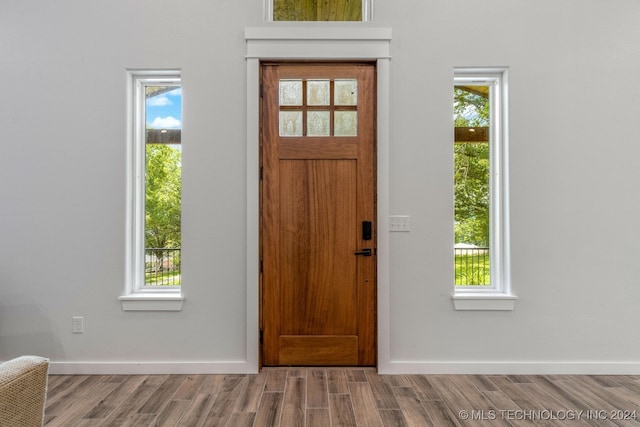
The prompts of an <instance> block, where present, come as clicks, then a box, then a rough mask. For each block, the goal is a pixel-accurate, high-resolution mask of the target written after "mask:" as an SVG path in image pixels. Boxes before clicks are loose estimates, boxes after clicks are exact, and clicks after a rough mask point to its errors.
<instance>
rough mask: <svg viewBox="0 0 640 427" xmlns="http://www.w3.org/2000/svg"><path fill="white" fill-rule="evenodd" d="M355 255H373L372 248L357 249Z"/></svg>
mask: <svg viewBox="0 0 640 427" xmlns="http://www.w3.org/2000/svg"><path fill="white" fill-rule="evenodd" d="M354 254H355V255H362V256H371V249H369V248H367V249H363V250H361V251H357V252H354Z"/></svg>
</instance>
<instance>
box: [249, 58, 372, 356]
mask: <svg viewBox="0 0 640 427" xmlns="http://www.w3.org/2000/svg"><path fill="white" fill-rule="evenodd" d="M261 72H262V77H261V78H262V104H261V105H262V110H261V120H262V123H261V167H262V173H261V176H262V181H261V215H260V220H261V224H260V226H261V261H262V262H261V264H262V274H261V325H260V328H261V336H262V363H263V364H264V365H267V366H273V365H308V366H310V365H324V366H327V365H360V366H367V365H368V366H371V365H375V363H376V352H375V336H376V334H375V321H376V313H375V307H376V303H375V298H376V296H375V295H376V276H375V275H376V236H375V230H376V218H375V211H376V210H375V191H376V188H375V176H376V172H375V158H376V156H375V104H376V100H375V66H374V65H373V64H369V63H337V64H326V63H318V64H311V63H302V64H290V63H277V64H263V65H262V67H261Z"/></svg>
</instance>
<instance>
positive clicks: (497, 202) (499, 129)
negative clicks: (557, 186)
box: [452, 67, 517, 310]
mask: <svg viewBox="0 0 640 427" xmlns="http://www.w3.org/2000/svg"><path fill="white" fill-rule="evenodd" d="M453 82H454V86H459V85H467V86H488V87H489V88H490V90H489V117H490V124H489V170H490V172H489V189H490V190H489V191H490V219H489V221H490V236H489V256H490V258H489V259H490V260H491V261H490V269H491V272H490V277H491V285H490V286H455V289H454V294H453V297H452V298H453V303H454V308H455V309H456V310H513V308H514V306H515V301H516V299H517V297H516V296H515V295H514V294H513V293H512V290H511V274H510V256H509V255H510V251H509V160H508V159H509V152H508V148H509V141H508V139H509V132H508V122H509V121H508V69H507V68H504V67H500V68H493V67H492V68H456V69H454V77H453Z"/></svg>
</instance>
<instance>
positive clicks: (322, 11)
mask: <svg viewBox="0 0 640 427" xmlns="http://www.w3.org/2000/svg"><path fill="white" fill-rule="evenodd" d="M265 1H266V10H267V20H269V21H356V22H357V21H370V18H369V16H370V10H371V2H372V0H265Z"/></svg>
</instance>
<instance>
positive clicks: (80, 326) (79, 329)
mask: <svg viewBox="0 0 640 427" xmlns="http://www.w3.org/2000/svg"><path fill="white" fill-rule="evenodd" d="M71 332H73V333H74V334H83V333H84V317H72V318H71Z"/></svg>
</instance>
